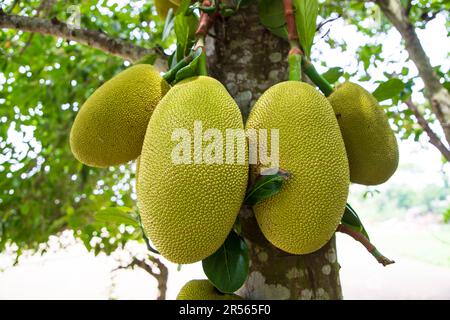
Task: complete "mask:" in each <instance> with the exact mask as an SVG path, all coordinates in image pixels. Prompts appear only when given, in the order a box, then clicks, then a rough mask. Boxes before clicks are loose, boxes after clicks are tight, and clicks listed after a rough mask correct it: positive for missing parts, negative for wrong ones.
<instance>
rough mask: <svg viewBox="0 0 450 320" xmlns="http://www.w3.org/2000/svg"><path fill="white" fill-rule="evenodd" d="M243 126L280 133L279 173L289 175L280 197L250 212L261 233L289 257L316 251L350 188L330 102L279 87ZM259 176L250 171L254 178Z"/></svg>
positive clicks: (297, 88)
mask: <svg viewBox="0 0 450 320" xmlns="http://www.w3.org/2000/svg"><path fill="white" fill-rule="evenodd" d="M246 127H247V129H249V128H254V129H264V128H265V129H268V130H269V129H272V128H273V129H279V155H280V168H281V169H284V170H287V171H289V172H290V173H291V176H290V178H289V180H287V181H286V182H285V183H284V184H283V186H282V188H281V190H280V192H279V193H278V194H276V195H274V196H273V197H271V198H268V199H267V200H264V201H262V202H260V203H258V204H256V205H255V206H254V207H253V209H254V212H255V215H256V219H257V221H258V224H259V226H260V228H261V231H262V233H263V234H264V236H265V237H266V238H267V240H269V241H270V242H271V243H272V244H273V245H274V246H276V247H277V248H279V249H281V250H283V251H286V252H288V253H292V254H307V253H311V252H314V251H316V250H318V249H320V248H321V247H322V246H323V245H325V244H326V243H327V241H328V240H329V239H330V238H331V237H332V235H333V233H334V232H335V230H336V227H337V225H338V224H339V223H340V220H341V218H342V215H343V212H344V207H345V203H346V200H347V195H348V188H349V168H348V161H347V156H346V153H345V147H344V142H343V140H342V136H341V134H340V131H339V126H338V123H337V121H336V118H335V116H334V113H333V109H332V107H331V105H330V103H329V102H328V101H327V99H326V98H325V97H324V96H322V95H321V94H320V93H319V92H318V91H317V90H316V89H314V88H313V87H312V86H310V85H308V84H306V83H302V82H294V81H287V82H282V83H279V84H277V85H275V86H273V87H271V88H270V89H268V90H267V91H266V92H265V93H264V94H263V95H262V96H261V97H260V98H259V100H258V101H257V102H256V104H255V106H254V107H253V109H252V111H251V113H250V116H249V119H248V121H247V125H246ZM268 136H270V135H269V134H268ZM268 150H270V147H269V148H268ZM258 172H259V170H258V168H256V169H255V168H253V169H252V175H253V178H254V177H255V175H256V174H258Z"/></svg>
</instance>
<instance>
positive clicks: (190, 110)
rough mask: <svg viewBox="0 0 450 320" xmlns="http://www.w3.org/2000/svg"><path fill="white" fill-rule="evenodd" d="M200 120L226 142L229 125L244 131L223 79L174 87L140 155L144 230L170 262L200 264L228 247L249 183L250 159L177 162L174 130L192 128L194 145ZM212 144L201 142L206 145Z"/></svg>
mask: <svg viewBox="0 0 450 320" xmlns="http://www.w3.org/2000/svg"><path fill="white" fill-rule="evenodd" d="M195 121H201V122H202V126H203V131H205V132H206V130H208V129H210V128H216V129H218V130H219V131H220V132H221V134H222V136H223V137H224V141H225V136H226V129H229V128H230V129H241V130H243V120H242V116H241V113H240V111H239V108H238V106H237V105H236V103H235V102H234V100H233V98H232V97H231V96H230V95H229V94H228V92H227V91H226V89H225V88H224V87H223V85H222V84H221V83H220V82H218V81H217V80H215V79H213V78H210V77H203V76H201V77H194V78H190V79H187V80H184V81H182V82H180V83H179V84H177V85H175V86H174V87H173V88H172V89H171V90H170V91H169V92H168V93H167V95H166V96H165V97H164V98H163V99H162V100H161V102H160V103H159V104H158V107H157V108H156V110H155V112H154V113H153V116H152V118H151V119H150V122H149V125H148V129H147V135H146V136H145V140H144V146H143V149H142V154H141V157H140V168H139V180H138V188H137V190H138V201H139V204H140V210H141V217H142V222H143V226H144V229H145V231H146V233H147V235H148V237H149V238H150V240H151V241H152V242H153V244H154V245H155V246H156V248H157V249H158V251H159V252H160V253H161V254H162V255H163V256H164V257H165V258H166V259H168V260H170V261H172V262H174V263H180V264H187V263H193V262H196V261H200V260H202V259H204V258H206V257H208V256H210V255H211V254H213V253H214V252H215V251H216V250H217V249H218V248H219V247H220V246H221V245H222V244H223V242H224V241H225V239H226V237H227V235H228V233H229V232H230V230H231V228H232V226H233V224H234V221H235V219H236V216H237V214H238V212H239V209H240V206H241V204H242V201H243V198H244V195H245V190H246V186H247V180H248V166H247V165H245V164H244V165H243V164H238V163H236V162H235V163H233V164H227V163H225V161H224V163H223V164H205V163H203V164H195V163H194V161H192V163H191V164H174V163H173V162H172V158H171V154H172V150H173V148H174V147H175V146H176V145H177V144H179V141H174V140H172V133H173V131H174V129H179V128H183V129H186V130H188V132H189V133H190V135H191V136H192V139H191V143H190V146H191V150H193V149H194V148H193V144H194V134H193V131H194V130H193V128H194V122H195ZM208 144H209V142H208V143H207V142H203V143H202V145H203V147H202V150H205V147H206V146H207V145H208ZM225 146H226V143H223V150H224V151H223V152H224V154H225ZM245 148H246V145H245ZM245 151H246V150H245ZM194 154H195V153H194V152H192V157H191V159H193V158H194Z"/></svg>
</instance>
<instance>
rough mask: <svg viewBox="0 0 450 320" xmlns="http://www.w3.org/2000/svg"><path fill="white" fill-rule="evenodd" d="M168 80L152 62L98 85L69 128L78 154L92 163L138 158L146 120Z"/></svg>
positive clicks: (106, 165)
mask: <svg viewBox="0 0 450 320" xmlns="http://www.w3.org/2000/svg"><path fill="white" fill-rule="evenodd" d="M169 88H170V86H169V84H168V83H167V82H166V81H165V80H164V79H163V78H162V77H161V75H160V74H159V72H158V71H157V70H156V69H155V68H153V66H151V65H147V64H138V65H135V66H132V67H130V68H128V69H126V70H125V71H123V72H121V73H119V74H118V75H117V76H115V77H114V78H112V79H111V80H109V81H107V82H105V83H104V84H103V85H102V86H101V87H100V88H98V89H97V90H96V91H95V92H94V93H93V94H92V95H91V96H90V97H89V98H88V99H87V101H86V102H85V103H84V104H83V106H82V107H81V109H80V111H79V112H78V114H77V116H76V118H75V121H74V123H73V125H72V129H71V132H70V147H71V149H72V153H73V154H74V156H75V158H77V159H78V160H79V161H80V162H82V163H84V164H86V165H88V166H92V167H108V166H113V165H119V164H123V163H126V162H128V161H130V160H134V159H136V158H137V157H138V156H139V154H140V153H141V149H142V143H143V141H144V136H145V131H146V129H147V124H148V121H149V119H150V116H151V114H152V113H153V110H154V108H155V107H156V105H157V104H158V102H159V101H160V100H161V98H162V97H163V96H164V95H165V94H166V92H167V91H168V90H169Z"/></svg>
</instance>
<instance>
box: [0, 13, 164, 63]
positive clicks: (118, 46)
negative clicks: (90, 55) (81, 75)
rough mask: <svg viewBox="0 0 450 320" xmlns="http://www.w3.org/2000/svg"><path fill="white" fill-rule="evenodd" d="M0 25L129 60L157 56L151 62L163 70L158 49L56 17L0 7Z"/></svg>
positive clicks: (160, 51)
mask: <svg viewBox="0 0 450 320" xmlns="http://www.w3.org/2000/svg"><path fill="white" fill-rule="evenodd" d="M0 28H9V29H17V30H22V31H28V32H37V33H40V34H43V35H51V36H55V37H60V38H63V39H65V40H73V41H76V42H79V43H81V44H83V45H87V46H90V47H92V48H96V49H100V50H102V51H104V52H107V53H110V54H113V55H116V56H120V57H122V58H124V59H128V60H130V61H133V62H135V61H137V60H139V59H140V58H142V57H144V56H146V55H151V54H154V55H156V56H157V57H158V58H157V60H156V63H155V64H156V65H157V66H158V67H159V68H160V69H164V68H165V65H166V62H165V60H163V59H162V58H165V54H164V52H163V51H162V50H160V49H158V48H156V49H150V48H144V47H140V46H137V45H135V44H133V43H131V42H128V41H125V40H122V39H116V38H111V37H109V36H108V35H107V34H106V33H104V32H102V31H97V30H89V29H84V28H76V27H75V26H70V25H68V24H66V23H64V22H62V21H59V20H56V19H52V20H47V19H41V18H33V17H25V16H18V15H10V14H6V13H5V12H3V11H1V9H0Z"/></svg>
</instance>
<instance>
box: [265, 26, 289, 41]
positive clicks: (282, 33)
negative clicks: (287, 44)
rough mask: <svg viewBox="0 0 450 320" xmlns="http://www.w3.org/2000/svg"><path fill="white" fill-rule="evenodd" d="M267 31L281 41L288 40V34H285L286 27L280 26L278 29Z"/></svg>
mask: <svg viewBox="0 0 450 320" xmlns="http://www.w3.org/2000/svg"><path fill="white" fill-rule="evenodd" d="M267 30H269V31H270V32H272V33H273V34H274V35H276V36H277V37H280V38H282V39H287V38H288V32H287V28H286V26H281V27H278V28H267Z"/></svg>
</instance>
